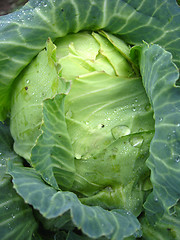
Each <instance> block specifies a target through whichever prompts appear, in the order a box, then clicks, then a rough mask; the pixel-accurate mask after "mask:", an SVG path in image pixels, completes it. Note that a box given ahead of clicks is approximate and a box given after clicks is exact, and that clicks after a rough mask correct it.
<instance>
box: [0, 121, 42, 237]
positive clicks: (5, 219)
mask: <svg viewBox="0 0 180 240" xmlns="http://www.w3.org/2000/svg"><path fill="white" fill-rule="evenodd" d="M9 158H11V159H12V161H13V162H14V163H15V165H16V166H22V160H21V159H20V158H19V157H18V156H17V155H16V154H15V153H14V152H13V150H12V138H11V136H10V132H9V128H8V127H7V126H4V125H2V124H0V239H1V240H9V239H16V240H31V239H32V234H33V232H34V231H35V230H36V228H37V226H38V224H37V222H36V220H35V218H34V216H33V213H32V209H31V207H30V206H28V205H27V204H25V203H24V200H23V199H22V198H21V197H20V196H19V195H18V194H17V193H16V191H15V190H14V189H13V184H12V182H11V177H10V176H9V175H7V174H6V161H7V160H8V159H9Z"/></svg>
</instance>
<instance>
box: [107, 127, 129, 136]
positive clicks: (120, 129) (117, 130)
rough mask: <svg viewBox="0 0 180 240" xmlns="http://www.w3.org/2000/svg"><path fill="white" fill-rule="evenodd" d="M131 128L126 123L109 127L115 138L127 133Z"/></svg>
mask: <svg viewBox="0 0 180 240" xmlns="http://www.w3.org/2000/svg"><path fill="white" fill-rule="evenodd" d="M130 132H131V130H130V129H129V127H128V126H126V125H118V126H116V127H113V128H112V129H111V134H112V136H113V137H114V138H115V139H118V138H120V137H123V136H126V135H129V134H130Z"/></svg>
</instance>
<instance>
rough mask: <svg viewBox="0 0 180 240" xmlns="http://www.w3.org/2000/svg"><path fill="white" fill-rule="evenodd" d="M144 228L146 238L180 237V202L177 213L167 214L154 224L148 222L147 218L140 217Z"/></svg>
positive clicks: (176, 207) (159, 239) (149, 239)
mask: <svg viewBox="0 0 180 240" xmlns="http://www.w3.org/2000/svg"><path fill="white" fill-rule="evenodd" d="M140 222H141V224H142V230H143V237H142V239H144V240H152V239H156V240H161V239H166V240H174V239H179V238H180V228H179V226H180V206H179V203H178V204H177V206H175V213H174V214H172V215H169V214H167V213H166V214H165V215H164V216H163V218H162V219H161V220H160V221H159V222H158V223H157V224H156V225H155V226H152V225H150V224H149V223H148V221H147V218H145V217H143V218H142V219H140Z"/></svg>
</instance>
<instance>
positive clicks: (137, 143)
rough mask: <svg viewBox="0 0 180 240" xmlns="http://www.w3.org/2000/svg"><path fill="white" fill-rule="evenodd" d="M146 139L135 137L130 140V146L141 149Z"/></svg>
mask: <svg viewBox="0 0 180 240" xmlns="http://www.w3.org/2000/svg"><path fill="white" fill-rule="evenodd" d="M143 141H144V139H143V137H142V136H133V137H131V138H130V144H131V145H132V146H133V147H137V148H140V147H141V145H142V143H143Z"/></svg>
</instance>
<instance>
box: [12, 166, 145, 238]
mask: <svg viewBox="0 0 180 240" xmlns="http://www.w3.org/2000/svg"><path fill="white" fill-rule="evenodd" d="M9 173H10V174H11V175H12V176H13V183H14V187H15V189H16V191H17V192H18V193H19V194H20V195H21V196H22V197H23V198H24V199H25V201H26V202H27V203H29V204H31V205H32V206H33V207H34V208H35V209H38V210H39V211H40V213H41V214H42V215H43V216H44V217H46V218H47V219H53V218H57V217H60V216H61V215H62V214H64V213H66V212H67V211H70V215H71V219H72V222H73V223H74V225H75V226H76V227H78V228H79V229H81V230H82V232H83V233H84V234H86V235H87V236H89V237H91V238H98V237H101V236H106V237H107V238H108V239H114V240H121V239H123V238H125V237H128V236H131V235H133V234H137V236H140V234H141V233H140V232H139V231H140V225H139V222H138V220H137V219H136V218H135V217H134V216H133V215H132V214H131V213H130V212H127V211H125V210H113V211H106V210H104V209H103V208H101V207H96V206H95V207H90V206H86V205H83V204H81V203H80V201H79V200H78V198H77V196H76V195H75V194H74V193H72V192H61V191H56V190H55V189H53V188H52V187H50V186H48V185H46V184H45V183H44V182H43V181H42V179H41V177H40V176H39V175H38V174H37V173H36V172H35V171H34V169H32V168H23V167H16V166H12V168H9Z"/></svg>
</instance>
